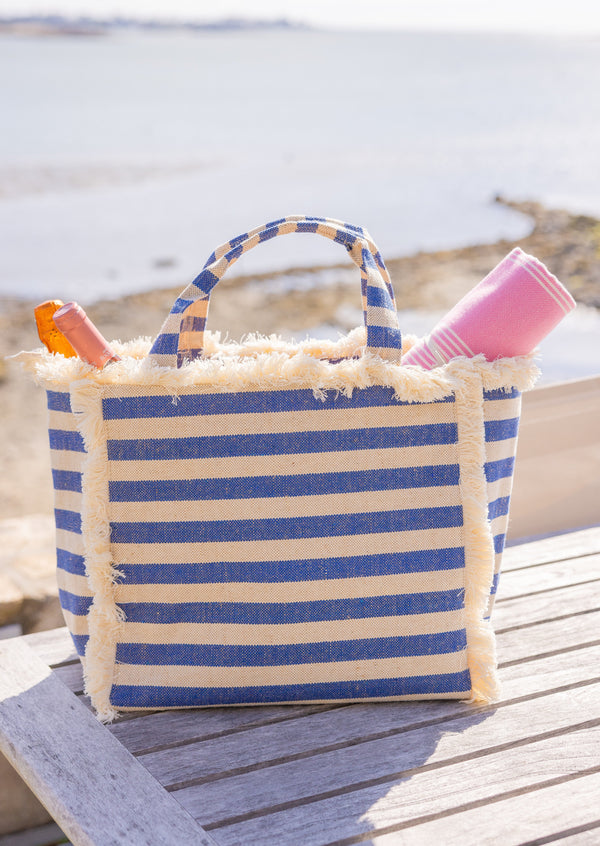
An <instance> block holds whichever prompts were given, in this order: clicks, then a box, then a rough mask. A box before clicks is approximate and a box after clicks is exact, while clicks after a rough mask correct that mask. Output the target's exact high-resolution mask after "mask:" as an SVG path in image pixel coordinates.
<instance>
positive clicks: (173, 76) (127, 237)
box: [0, 31, 600, 369]
mask: <svg viewBox="0 0 600 846" xmlns="http://www.w3.org/2000/svg"><path fill="white" fill-rule="evenodd" d="M599 79H600V41H599V40H598V39H593V38H585V37H579V38H563V37H549V36H532V35H528V36H516V35H501V34H499V35H493V34H485V35H483V34H443V33H435V34H431V33H430V34H425V33H401V32H395V33H368V34H365V33H356V32H354V33H348V32H346V33H336V32H324V31H270V32H260V31H248V32H220V33H210V34H209V33H204V34H197V35H191V34H180V35H177V34H172V33H171V34H166V33H165V34H152V35H150V34H134V33H128V34H118V35H111V36H106V37H98V38H91V37H46V38H17V37H6V36H5V37H3V38H0V109H1V113H2V115H3V128H2V132H0V237H1V238H2V249H1V250H0V296H17V297H18V296H24V297H34V298H38V299H42V298H46V297H60V298H62V299H64V300H66V299H69V298H76V299H78V300H80V301H82V302H84V303H90V302H92V301H93V300H95V299H98V298H102V297H114V296H119V295H120V294H124V293H130V292H134V291H142V290H147V289H149V288H153V287H158V286H166V285H178V284H181V285H184V284H185V283H186V282H187V281H189V280H190V279H191V278H193V277H194V276H195V275H196V273H197V272H198V271H199V269H200V268H201V267H202V265H203V264H204V261H205V259H206V258H207V256H208V255H209V254H210V252H211V251H212V250H213V249H214V247H216V246H217V245H218V244H220V243H222V242H224V241H227V240H229V239H230V238H231V237H233V236H235V235H237V234H238V233H241V232H244V231H247V230H248V229H249V228H252V227H253V226H256V225H259V224H261V223H263V222H265V221H267V220H270V219H274V218H279V217H281V216H284V215H286V214H296V213H305V214H313V215H323V216H330V217H335V218H339V219H342V220H346V221H348V222H351V223H357V224H361V225H364V226H366V227H367V228H368V230H369V231H370V233H371V235H372V237H373V238H374V239H375V241H376V242H377V243H378V245H379V247H380V249H381V251H382V253H383V255H384V256H385V257H389V258H392V257H395V256H399V255H402V254H407V253H411V252H414V251H417V250H430V249H439V248H445V247H454V246H461V245H467V244H473V243H479V242H488V241H494V240H496V239H498V238H500V237H505V238H509V239H516V238H519V237H523V236H524V235H526V234H527V233H528V232H529V231H530V228H531V223H530V221H529V220H528V219H526V218H525V217H523V216H522V215H519V214H517V213H515V212H512V211H510V210H507V209H506V208H504V207H502V206H500V205H498V204H496V203H494V202H493V198H494V196H495V195H497V194H501V195H504V196H507V197H509V198H512V199H535V200H540V201H541V202H544V203H546V204H548V205H554V206H561V207H566V208H568V209H571V210H573V211H576V212H588V213H592V214H599V215H600V169H599V168H598V150H599V149H600V106H599V102H600V101H599V100H598V97H597V84H598V80H599ZM345 258H346V254H345V252H344V251H343V250H342V249H341V248H340V247H339V246H338V245H335V244H332V243H330V242H327V241H324V240H323V239H319V238H317V237H315V236H304V235H303V236H293V237H292V238H282V239H277V241H276V242H270V243H269V244H265V245H262V246H261V247H260V248H259V249H257V250H254V251H253V252H252V253H251V254H248V255H247V256H244V257H243V258H242V259H241V260H240V263H239V265H238V270H239V271H240V272H249V271H254V272H256V271H264V270H272V269H279V268H283V267H288V266H310V265H313V264H332V263H336V262H339V261H342V260H345ZM598 369H600V367H599V368H598Z"/></svg>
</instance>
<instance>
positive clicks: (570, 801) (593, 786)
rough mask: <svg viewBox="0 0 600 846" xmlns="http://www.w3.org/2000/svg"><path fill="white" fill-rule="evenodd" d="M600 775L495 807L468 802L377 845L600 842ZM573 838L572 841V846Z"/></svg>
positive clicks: (392, 833) (507, 799)
mask: <svg viewBox="0 0 600 846" xmlns="http://www.w3.org/2000/svg"><path fill="white" fill-rule="evenodd" d="M599 796H600V773H592V774H590V775H586V776H583V777H580V778H575V779H567V780H565V781H561V782H559V783H558V784H553V785H551V786H550V787H542V788H536V789H533V790H528V789H527V788H525V789H524V790H523V792H521V793H518V794H517V795H510V793H509V795H508V796H506V795H505V796H504V798H500V799H497V800H495V801H494V802H493V803H489V802H486V803H485V804H476V805H475V807H472V808H469V807H468V803H463V804H462V806H461V807H463V808H464V807H465V804H466V805H467V808H466V809H465V810H458V809H452V810H451V812H450V813H445V814H442V815H439V816H437V815H436V817H435V818H434V819H428V818H425V819H424V820H423V818H422V817H421V820H423V821H422V822H421V821H420V820H419V819H417V820H415V821H411V822H410V823H406V824H405V825H406V827H404V825H403V824H402V823H401V824H400V825H398V826H391V828H392V829H393V830H391V831H388V832H387V833H385V834H380V835H375V836H374V837H373V839H372V840H371V843H372V844H373V846H397V844H398V843H400V842H401V843H403V844H407V846H431V844H432V843H443V844H444V846H464V844H465V843H478V844H482V846H485V844H490V846H496V844H498V843H501V844H502V846H526V844H528V843H529V844H534V843H544V842H550V840H552V841H554V840H558V841H560V842H568V843H569V846H573V844H575V843H579V844H583V843H586V842H587V843H590V844H592V843H593V844H594V846H597V844H598V842H600V830H599V829H600V808H599V807H598V797H599ZM567 838H568V841H567Z"/></svg>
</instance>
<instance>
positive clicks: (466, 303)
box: [402, 247, 575, 370]
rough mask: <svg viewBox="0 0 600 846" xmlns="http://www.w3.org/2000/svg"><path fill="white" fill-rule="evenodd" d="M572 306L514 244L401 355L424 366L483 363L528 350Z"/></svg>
mask: <svg viewBox="0 0 600 846" xmlns="http://www.w3.org/2000/svg"><path fill="white" fill-rule="evenodd" d="M574 308H575V301H574V299H573V297H572V296H571V295H570V294H569V292H568V291H567V290H566V289H565V288H564V287H563V285H561V283H560V282H559V281H558V279H557V278H556V277H555V276H553V275H552V273H550V271H549V270H548V268H547V267H545V265H544V264H542V262H541V261H539V260H538V259H536V258H534V257H533V256H530V255H527V253H524V252H523V251H522V250H521V249H519V248H518V247H517V248H516V249H514V250H512V252H510V253H509V254H508V255H507V256H506V257H505V258H504V259H502V261H501V262H500V264H498V265H497V266H496V267H495V268H494V269H493V270H492V271H491V273H489V274H488V275H487V276H486V277H485V279H483V280H482V281H481V282H480V283H479V284H478V285H476V286H475V288H473V290H472V291H470V292H469V293H468V294H467V295H466V296H464V297H463V298H462V300H460V302H458V303H457V304H456V305H455V306H454V308H453V309H452V310H451V311H450V312H448V314H447V315H446V316H445V317H444V318H443V319H442V320H441V321H440V322H439V323H438V324H437V326H436V327H435V328H434V329H433V330H432V331H431V333H430V334H429V335H428V337H427V338H423V339H421V340H419V341H418V342H417V343H416V344H415V345H414V346H413V347H412V349H410V350H409V351H408V353H407V354H406V355H405V356H403V357H402V363H403V364H417V365H420V366H421V367H424V368H426V369H427V370H430V369H431V368H433V367H438V366H439V365H441V364H444V363H445V362H446V361H449V360H450V359H451V358H454V357H456V356H459V355H465V356H470V357H472V356H475V355H478V354H479V353H483V354H484V355H485V357H486V359H487V360H488V361H494V360H495V359H497V358H504V357H505V356H515V355H525V354H527V353H530V352H531V351H532V350H534V349H535V347H536V346H537V345H538V344H539V343H540V341H541V340H543V338H545V337H546V335H548V333H549V332H550V331H551V330H552V329H554V327H555V326H556V325H557V324H558V323H560V321H561V320H562V319H563V317H565V315H566V314H568V313H569V312H570V311H571V310H572V309H574Z"/></svg>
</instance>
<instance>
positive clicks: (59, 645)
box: [23, 626, 79, 667]
mask: <svg viewBox="0 0 600 846" xmlns="http://www.w3.org/2000/svg"><path fill="white" fill-rule="evenodd" d="M23 641H24V643H26V644H27V645H28V646H29V647H31V649H32V650H33V652H35V654H36V655H37V656H38V658H40V659H41V660H42V661H44V662H45V663H46V664H48V665H49V666H50V667H55V666H56V665H57V664H62V663H65V662H68V661H79V658H78V656H77V652H76V651H75V647H74V646H73V641H72V640H71V635H70V634H69V631H68V629H67V628H66V626H63V628H61V629H50V630H49V631H45V632H33V633H32V634H28V635H24V636H23Z"/></svg>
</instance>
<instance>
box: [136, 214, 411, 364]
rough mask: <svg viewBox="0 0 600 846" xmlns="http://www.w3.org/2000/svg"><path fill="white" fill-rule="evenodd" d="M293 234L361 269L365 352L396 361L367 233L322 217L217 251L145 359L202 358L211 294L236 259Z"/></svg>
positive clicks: (391, 321)
mask: <svg viewBox="0 0 600 846" xmlns="http://www.w3.org/2000/svg"><path fill="white" fill-rule="evenodd" d="M292 232H308V233H315V234H318V235H322V236H324V237H325V238H330V239H331V240H332V241H336V242H337V243H339V244H342V245H343V246H344V247H345V248H346V250H347V251H348V253H349V255H350V257H351V258H352V261H353V262H354V263H355V264H356V265H357V266H358V267H359V268H360V272H361V287H362V296H363V315H364V322H365V327H366V334H367V343H366V348H367V350H368V351H369V352H371V353H374V354H376V355H379V356H381V357H382V358H386V359H388V360H390V361H400V357H401V348H402V343H401V336H400V329H399V326H398V317H397V314H396V305H395V301H394V292H393V289H392V285H391V282H390V277H389V273H388V271H387V268H386V266H385V264H384V262H383V259H382V258H381V255H380V253H379V250H378V249H377V247H376V245H375V244H374V243H373V241H372V240H371V237H370V236H369V234H368V233H367V232H366V231H365V230H364V229H362V228H361V227H359V226H351V225H350V224H348V223H342V222H341V221H338V220H333V219H330V218H323V217H306V216H304V215H293V216H290V217H285V218H281V219H280V220H275V221H272V222H270V223H266V224H264V225H263V226H259V227H257V228H256V229H253V230H251V231H250V232H245V233H244V234H243V235H238V236H237V237H236V238H233V239H232V240H231V241H228V242H227V243H226V244H222V245H221V246H220V247H218V248H217V249H216V250H215V251H214V253H212V255H211V256H210V257H209V259H208V261H207V262H206V264H205V266H204V268H203V270H202V271H201V272H200V274H199V275H198V276H197V277H196V278H195V279H194V281H193V282H191V283H190V284H189V285H188V287H187V288H186V289H185V290H184V291H183V292H182V293H181V294H180V296H179V297H178V298H177V300H176V301H175V303H174V304H173V307H172V309H171V311H170V313H169V315H168V316H167V319H166V320H165V322H164V324H163V326H162V328H161V331H160V333H159V335H158V337H157V338H156V340H155V341H154V344H153V345H152V349H151V350H150V353H149V358H150V359H151V360H152V361H154V362H155V363H156V364H160V365H162V366H163V367H165V366H166V367H181V366H182V364H183V363H184V362H186V361H192V360H193V359H196V358H199V357H201V356H202V353H203V348H204V330H205V326H206V319H207V315H208V306H209V301H210V294H211V291H212V289H213V288H214V287H215V285H216V284H217V282H219V280H220V279H221V278H222V277H223V276H224V274H225V272H226V271H227V269H228V268H229V267H230V266H231V265H232V264H234V263H235V262H236V261H237V259H238V258H239V257H240V256H241V255H243V253H245V252H248V250H251V249H252V248H253V247H256V246H257V245H258V244H260V243H262V242H263V241H268V240H270V239H271V238H274V237H276V236H278V235H286V234H289V233H292Z"/></svg>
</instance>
